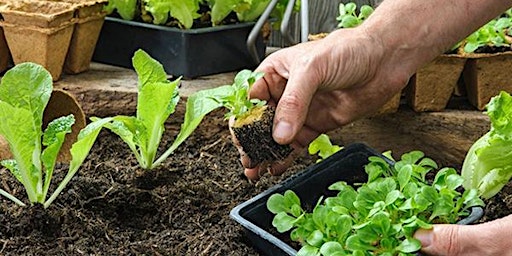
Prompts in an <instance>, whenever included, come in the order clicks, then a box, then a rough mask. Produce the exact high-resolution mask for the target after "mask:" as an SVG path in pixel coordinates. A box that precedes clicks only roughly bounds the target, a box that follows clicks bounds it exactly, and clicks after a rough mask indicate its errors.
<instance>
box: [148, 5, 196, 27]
mask: <svg viewBox="0 0 512 256" xmlns="http://www.w3.org/2000/svg"><path fill="white" fill-rule="evenodd" d="M143 2H144V3H145V10H146V11H147V12H148V13H150V14H151V16H152V17H153V23H154V24H158V25H163V24H165V23H167V22H168V20H169V17H173V18H175V19H177V20H178V21H179V22H180V24H182V25H183V27H184V28H191V27H192V25H193V23H194V19H196V18H199V17H201V15H200V14H199V13H198V11H199V3H200V2H201V1H199V0H143Z"/></svg>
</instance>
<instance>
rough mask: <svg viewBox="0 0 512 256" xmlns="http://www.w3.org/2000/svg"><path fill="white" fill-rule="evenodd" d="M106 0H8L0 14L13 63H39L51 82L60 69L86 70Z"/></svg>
mask: <svg viewBox="0 0 512 256" xmlns="http://www.w3.org/2000/svg"><path fill="white" fill-rule="evenodd" d="M0 1H2V0H0ZM4 1H5V0H4ZM105 1H106V0H64V1H39V0H17V1H14V0H10V2H9V3H7V5H5V6H4V7H3V8H2V9H0V14H1V15H2V17H3V20H2V23H1V26H2V27H3V30H4V34H5V39H6V41H7V45H8V48H9V51H10V54H11V56H12V58H13V61H14V64H18V63H22V62H34V63H38V64H40V65H42V66H43V67H45V68H46V69H47V70H48V71H49V72H50V74H51V75H52V77H53V80H54V81H56V80H58V79H59V78H60V76H61V74H62V70H63V69H64V70H66V72H68V73H72V74H75V73H80V72H83V71H85V70H87V69H88V68H89V64H90V62H91V58H92V53H93V51H94V47H95V45H96V41H97V39H98V36H99V32H100V30H101V26H102V24H103V20H104V18H105V14H104V13H103V12H102V9H103V4H104V3H105Z"/></svg>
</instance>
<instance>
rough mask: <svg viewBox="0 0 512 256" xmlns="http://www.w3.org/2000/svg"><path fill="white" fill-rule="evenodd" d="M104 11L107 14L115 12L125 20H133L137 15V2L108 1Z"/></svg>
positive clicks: (133, 0)
mask: <svg viewBox="0 0 512 256" xmlns="http://www.w3.org/2000/svg"><path fill="white" fill-rule="evenodd" d="M104 9H105V11H106V12H107V13H112V12H114V11H117V13H118V14H119V16H121V18H123V19H125V20H133V19H134V18H135V14H136V13H137V0H109V1H108V4H107V5H106V6H105V8H104Z"/></svg>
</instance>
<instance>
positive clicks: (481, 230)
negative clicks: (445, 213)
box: [414, 224, 497, 256]
mask: <svg viewBox="0 0 512 256" xmlns="http://www.w3.org/2000/svg"><path fill="white" fill-rule="evenodd" d="M496 231H497V230H493V229H492V228H489V225H487V224H479V225H455V224H439V225H434V226H433V228H432V229H428V230H426V229H419V230H418V231H416V233H415V234H414V238H416V239H418V240H420V242H421V245H422V249H421V252H422V253H425V254H427V255H465V256H466V255H494V254H492V253H490V251H488V250H490V249H492V247H494V246H493V245H490V244H489V243H490V242H491V241H492V243H493V242H496V240H495V239H492V237H493V234H492V233H494V234H496ZM489 232H491V233H489ZM483 250H485V251H483Z"/></svg>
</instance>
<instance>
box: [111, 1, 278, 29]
mask: <svg viewBox="0 0 512 256" xmlns="http://www.w3.org/2000/svg"><path fill="white" fill-rule="evenodd" d="M282 1H283V2H288V0H282ZM269 2H270V0H140V2H138V1H137V0H110V1H109V3H108V4H107V5H106V7H105V10H106V11H107V13H109V14H112V13H113V12H115V11H116V12H117V13H118V14H119V16H121V18H123V19H125V20H142V21H144V22H148V23H153V24H157V25H169V24H170V23H172V21H177V23H178V24H179V27H181V28H185V29H190V28H192V27H193V26H194V21H201V22H205V21H208V22H210V23H211V24H212V25H213V26H216V25H221V24H223V23H224V22H226V19H227V17H228V16H229V14H231V13H234V14H235V15H236V17H237V19H238V22H251V21H255V20H256V19H258V17H259V16H261V14H262V13H263V12H264V11H265V8H266V7H267V5H268V4H269Z"/></svg>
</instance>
